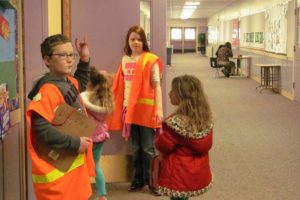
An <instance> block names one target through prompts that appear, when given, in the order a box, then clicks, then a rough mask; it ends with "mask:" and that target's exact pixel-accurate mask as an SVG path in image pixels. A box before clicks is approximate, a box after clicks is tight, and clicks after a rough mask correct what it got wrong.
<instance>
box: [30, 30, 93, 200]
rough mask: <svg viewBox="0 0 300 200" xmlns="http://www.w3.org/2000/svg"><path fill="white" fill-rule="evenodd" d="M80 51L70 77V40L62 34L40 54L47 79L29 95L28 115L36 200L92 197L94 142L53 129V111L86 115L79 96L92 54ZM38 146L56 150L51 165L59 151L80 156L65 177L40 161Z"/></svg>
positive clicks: (72, 58) (83, 44) (46, 42)
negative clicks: (65, 105)
mask: <svg viewBox="0 0 300 200" xmlns="http://www.w3.org/2000/svg"><path fill="white" fill-rule="evenodd" d="M76 47H77V51H78V53H79V56H80V61H79V63H78V66H77V69H76V71H75V74H74V76H71V72H72V69H73V65H74V63H75V56H76V54H75V53H74V51H73V46H72V43H71V40H70V39H69V38H67V37H65V36H64V35H61V34H57V35H53V36H50V37H48V38H46V39H45V40H44V41H43V43H42V44H41V51H42V57H43V60H44V63H45V64H46V66H47V67H48V68H49V73H47V74H45V75H44V76H43V77H42V78H40V79H39V80H38V81H37V82H36V84H35V86H34V87H33V89H32V90H31V92H30V93H29V95H28V97H29V98H30V99H31V100H32V101H31V102H30V104H29V105H28V108H27V112H26V118H27V122H28V123H27V127H28V138H27V142H28V150H29V155H30V159H31V164H32V181H33V186H34V191H35V195H36V198H37V199H38V200H45V199H47V200H70V199H74V200H87V199H88V198H89V197H90V196H91V194H92V188H91V184H90V179H89V177H90V176H94V173H95V172H94V170H95V169H94V162H93V157H92V143H91V142H92V140H91V139H90V138H88V137H75V136H71V135H66V134H63V133H61V132H60V131H58V129H56V128H55V127H54V126H53V125H52V124H51V122H52V121H53V119H54V111H55V109H56V108H57V107H58V106H59V105H61V104H62V103H68V104H69V105H70V106H72V107H74V108H77V109H78V110H81V111H82V112H85V107H84V105H83V102H82V100H81V98H80V95H79V92H80V91H83V90H84V89H85V86H86V84H87V81H88V75H89V60H90V57H89V55H90V54H89V49H88V46H87V43H86V42H85V41H83V42H79V41H78V40H76ZM38 143H44V144H45V145H47V146H49V147H50V148H51V149H53V151H51V152H52V154H51V155H52V157H53V159H55V156H57V153H56V155H55V150H56V149H64V150H67V151H69V152H72V153H78V155H77V157H76V159H75V161H74V162H73V163H72V165H71V166H70V167H69V169H68V170H67V171H61V170H59V169H57V168H56V167H54V166H53V165H51V164H50V163H48V162H47V161H45V160H43V159H42V158H41V157H40V156H39V152H37V151H36V148H35V146H36V145H37V144H38ZM49 155H50V154H49ZM51 155H50V156H51ZM58 156H59V154H58Z"/></svg>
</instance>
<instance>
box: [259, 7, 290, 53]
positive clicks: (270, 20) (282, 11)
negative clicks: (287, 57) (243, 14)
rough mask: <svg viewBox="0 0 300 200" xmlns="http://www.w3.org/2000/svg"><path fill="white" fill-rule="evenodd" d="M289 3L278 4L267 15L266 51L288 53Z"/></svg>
mask: <svg viewBox="0 0 300 200" xmlns="http://www.w3.org/2000/svg"><path fill="white" fill-rule="evenodd" d="M287 8H288V5H287V3H285V4H277V5H275V6H274V7H272V8H270V9H269V10H267V11H266V14H265V18H266V20H265V50H266V51H269V52H273V53H279V54H286V53H287Z"/></svg>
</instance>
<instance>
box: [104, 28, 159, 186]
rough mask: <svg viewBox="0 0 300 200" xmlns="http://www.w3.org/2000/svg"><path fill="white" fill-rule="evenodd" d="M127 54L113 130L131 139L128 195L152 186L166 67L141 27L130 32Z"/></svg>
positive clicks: (120, 74)
mask: <svg viewBox="0 0 300 200" xmlns="http://www.w3.org/2000/svg"><path fill="white" fill-rule="evenodd" d="M124 52H125V54H126V55H125V56H123V58H122V62H121V64H120V66H119V69H118V71H117V73H116V76H115V78H114V82H113V94H114V98H115V112H114V115H113V117H112V119H111V120H110V122H109V128H110V129H111V130H121V129H123V132H122V135H123V137H124V138H125V139H126V140H127V139H128V138H129V139H130V142H131V147H132V154H133V155H132V156H133V167H134V177H133V180H132V183H131V185H130V187H129V188H128V191H130V192H133V191H136V190H140V189H142V188H143V187H144V186H145V185H148V183H149V167H150V161H151V159H152V157H153V155H154V154H155V149H154V144H153V138H154V134H155V129H156V128H159V127H161V120H162V117H163V110H162V94H161V86H160V80H161V77H162V63H161V61H160V59H159V58H158V57H157V56H156V55H154V54H152V53H150V52H149V47H148V44H147V40H146V35H145V32H144V30H143V29H142V28H141V27H139V26H133V27H131V28H130V29H129V30H128V32H127V36H126V44H125V47H124Z"/></svg>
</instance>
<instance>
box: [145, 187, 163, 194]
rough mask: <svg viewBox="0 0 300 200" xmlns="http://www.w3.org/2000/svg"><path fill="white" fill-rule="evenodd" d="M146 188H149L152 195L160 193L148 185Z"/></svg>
mask: <svg viewBox="0 0 300 200" xmlns="http://www.w3.org/2000/svg"><path fill="white" fill-rule="evenodd" d="M148 189H149V190H150V192H151V194H153V195H154V196H161V194H159V193H158V192H157V189H155V188H153V187H150V186H149V185H148Z"/></svg>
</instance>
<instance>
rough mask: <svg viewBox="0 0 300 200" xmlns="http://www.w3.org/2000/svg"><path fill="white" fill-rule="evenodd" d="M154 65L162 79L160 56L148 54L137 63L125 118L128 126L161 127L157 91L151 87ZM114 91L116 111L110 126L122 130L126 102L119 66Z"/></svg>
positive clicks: (109, 120) (110, 120) (109, 123)
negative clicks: (156, 105)
mask: <svg viewBox="0 0 300 200" xmlns="http://www.w3.org/2000/svg"><path fill="white" fill-rule="evenodd" d="M154 63H157V64H158V66H159V74H160V77H162V63H161V60H160V59H159V58H158V56H156V55H154V54H152V53H149V52H146V53H143V54H142V55H141V56H140V58H139V60H138V61H137V63H136V67H135V70H134V76H133V78H132V82H131V88H130V93H129V99H128V106H127V113H126V117H125V122H126V123H128V124H137V125H141V126H145V127H150V128H158V127H160V126H161V123H160V122H157V120H156V119H155V104H156V103H155V91H154V88H153V86H152V85H151V68H152V66H153V64H154ZM112 90H113V94H114V100H115V111H114V113H113V115H112V116H110V117H109V119H108V126H109V129H110V130H121V129H122V123H121V115H122V109H123V100H124V76H123V72H122V65H120V66H119V69H118V71H117V73H116V75H115V77H114V81H113V88H112Z"/></svg>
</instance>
